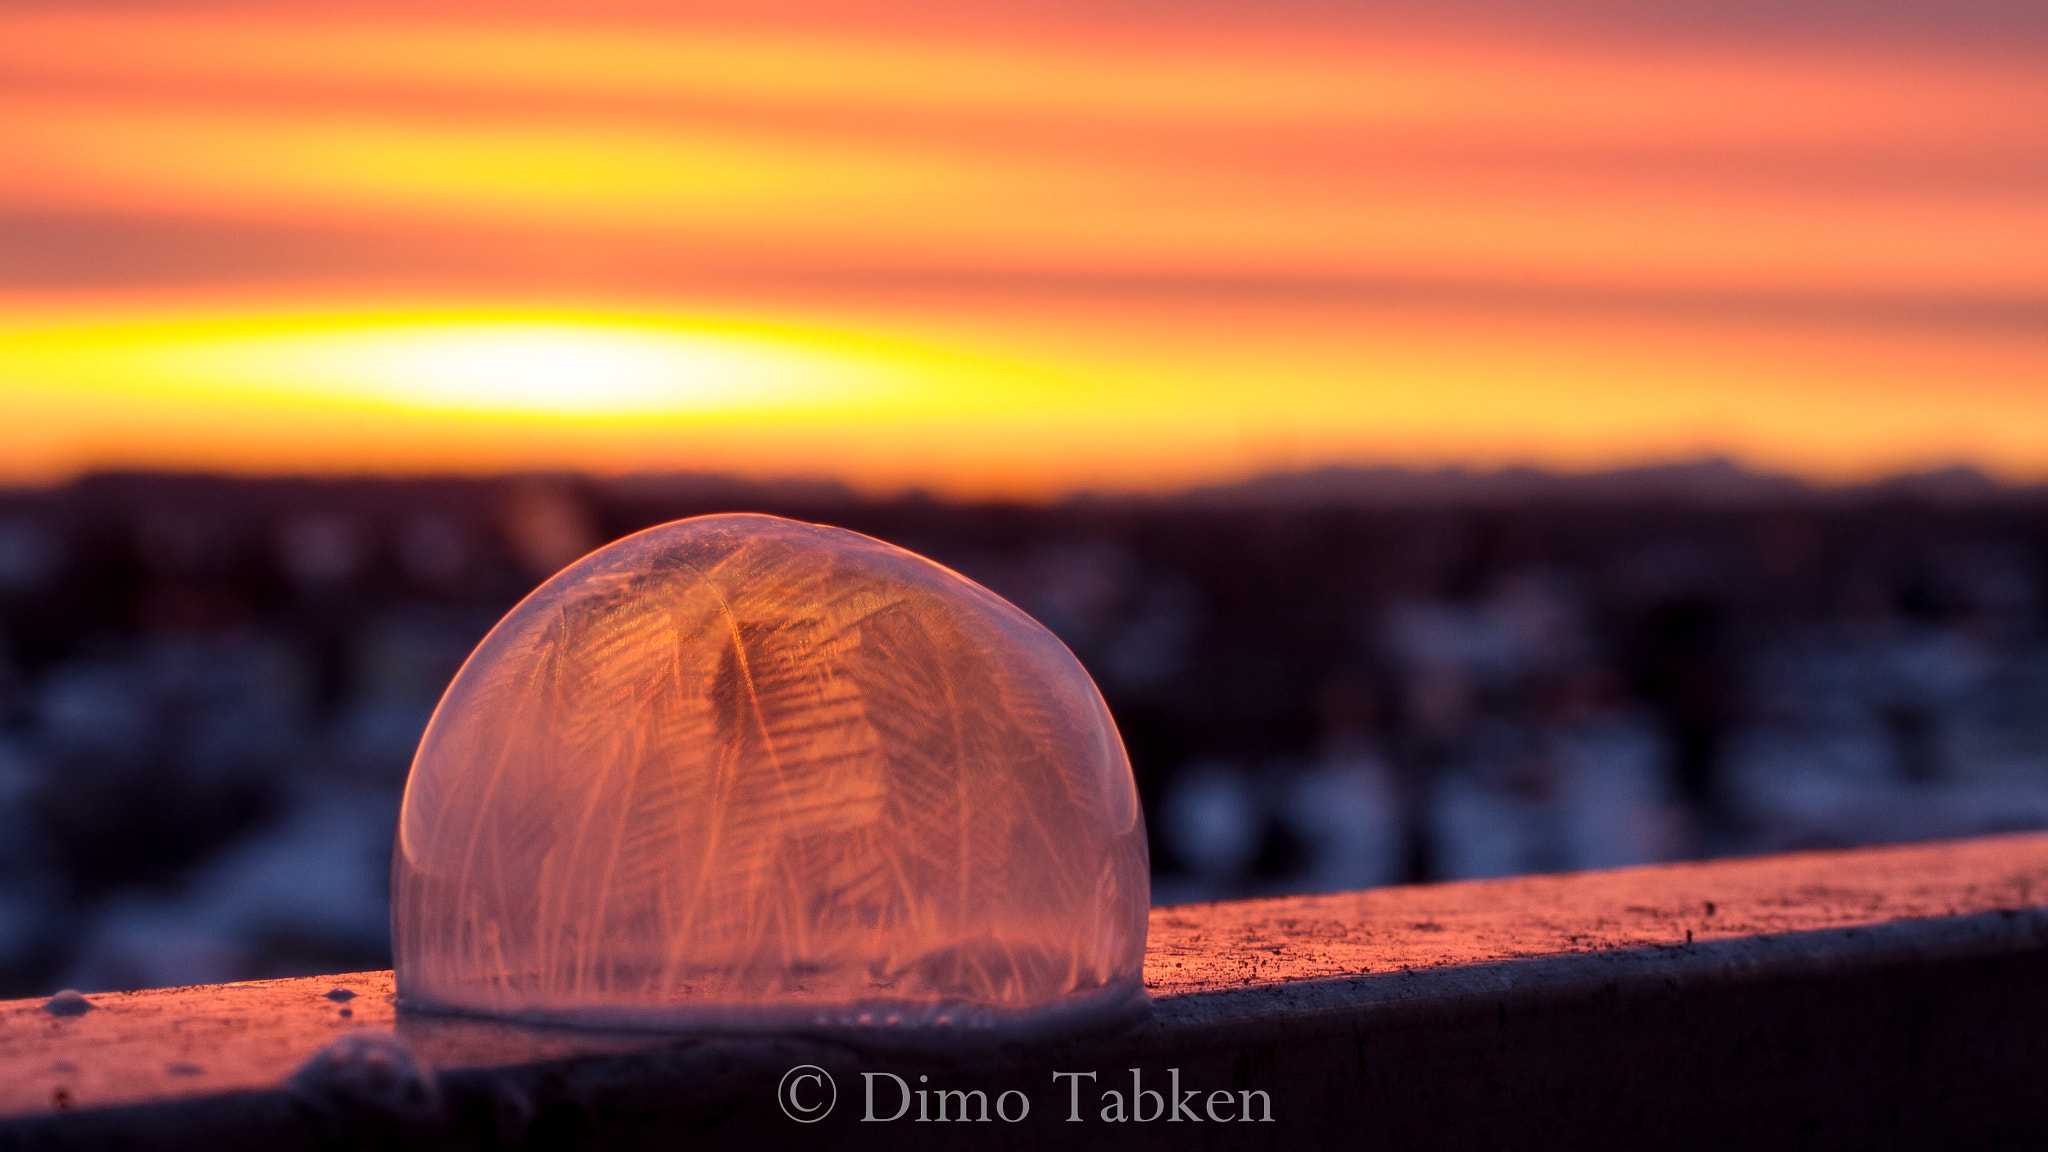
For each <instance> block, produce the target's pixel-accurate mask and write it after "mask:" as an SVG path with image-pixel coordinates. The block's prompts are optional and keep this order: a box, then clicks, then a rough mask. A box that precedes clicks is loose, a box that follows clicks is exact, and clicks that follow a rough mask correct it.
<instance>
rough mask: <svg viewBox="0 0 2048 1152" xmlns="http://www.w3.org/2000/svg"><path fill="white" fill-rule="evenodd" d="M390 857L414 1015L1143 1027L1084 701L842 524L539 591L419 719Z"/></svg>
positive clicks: (1117, 759) (682, 550) (977, 606)
mask: <svg viewBox="0 0 2048 1152" xmlns="http://www.w3.org/2000/svg"><path fill="white" fill-rule="evenodd" d="M394 856H395V859H394V863H393V868H392V890H393V891H392V897H393V909H392V923H393V935H394V946H395V950H396V956H397V969H398V988H399V996H400V999H401V1002H403V1003H405V1004H407V1005H412V1006H418V1007H426V1008H436V1009H443V1010H454V1011H465V1012H478V1013H486V1014H493V1015H503V1016H511V1017H518V1018H523V1019H529V1020H538V1021H548V1022H561V1023H576V1024H594V1025H608V1026H618V1025H623V1026H647V1027H667V1028H673V1027H706V1028H714V1029H739V1030H747V1029H779V1028H790V1027H799V1028H804V1027H820V1026H822V1027H827V1028H835V1027H850V1028H870V1027H872V1028H878V1029H879V1028H890V1027H894V1028H897V1029H899V1030H906V1031H914V1032H921V1033H938V1032H949V1033H957V1032H975V1031H992V1032H994V1033H995V1034H999V1035H1000V1034H1014V1033H1018V1032H1030V1031H1043V1030H1046V1029H1048V1028H1054V1029H1056V1028H1060V1027H1065V1026H1067V1025H1070V1024H1074V1025H1078V1024H1084V1023H1087V1022H1090V1021H1093V1020H1098V1019H1103V1018H1107V1017H1112V1016H1116V1015H1120V1014H1125V1013H1130V1012H1133V1011H1134V1010H1137V1009H1140V1008H1142V1006H1143V1004H1144V1003H1145V1000H1144V990H1143V985H1142V983H1141V978H1140V977H1141V968H1142V965H1143V962H1144V954H1145V924H1146V909H1147V906H1148V904H1149V879H1148V872H1147V855H1146V847H1145V828H1144V823H1143V819H1142V817H1141V816H1140V813H1139V808H1138V798H1137V791H1136V788H1135V787H1134V785H1133V783H1132V779H1131V770H1130V764H1129V762H1128V761H1127V760H1126V759H1125V758H1124V749H1123V744H1122V742H1121V741H1120V740H1119V739H1118V737H1117V732H1116V726H1115V724H1114V723H1113V722H1112V721H1111V720H1110V717H1109V712H1108V710H1107V709H1106V708H1105V707H1104V706H1103V703H1102V697H1101V695H1100V694H1099V693H1098V692H1097V691H1096V690H1095V685H1094V683H1093V681H1091V680H1089V678H1088V674H1087V673H1086V672H1085V671H1083V670H1082V668H1081V665H1080V662H1079V661H1077V660H1075V659H1074V656H1073V654H1072V653H1070V652H1069V651H1067V649H1066V647H1065V646H1064V645H1062V644H1061V643H1060V642H1059V640H1058V639H1057V638H1055V637H1054V636H1053V635H1052V633H1050V632H1048V631H1046V630H1045V629H1044V628H1043V627H1041V626H1040V625H1039V624H1038V623H1037V622H1035V621H1033V620H1032V619H1031V618H1030V617H1029V616H1026V615H1025V614H1024V613H1023V612H1021V611H1019V610H1018V609H1017V608H1015V607H1014V606H1012V605H1011V604H1010V603H1008V602H1007V601H1005V600H1003V599H1002V598H1001V597H999V596H996V595H995V594H994V593H992V592H990V591H988V590H987V589H985V588H983V587H981V586H980V585H978V584H976V583H974V582H973V581H971V580H968V579H966V578H965V577H963V576H960V575H959V574H957V573H955V572H953V571H951V570H949V569H946V568H943V567H940V566H939V565H937V564H935V563H933V562H931V561H929V560H926V559H924V558H923V557H921V556H918V555H916V554H914V553H911V552H906V551H904V550H903V549H900V548H896V547H893V546H891V545H888V544H884V543H882V542H880V541H878V540H873V539H870V538H868V537H866V536H861V535H858V534H856V533H853V532H848V531H844V530H841V529H837V528H827V527H823V526H819V525H812V524H799V523H795V522H792V521H789V520H782V519H778V518H776V517H772V516H753V515H723V516H702V517H698V518H696V519H691V520H681V521H677V522H675V523H672V524H664V525H662V526H660V527H658V528H651V529H648V530H647V531H645V532H641V533H639V534H637V535H634V536H630V537H627V538H626V539H623V540H620V541H618V542H616V543H614V544H611V545H609V546H607V547H605V548H602V549H599V550H598V551H596V552H594V553H592V554H590V555H589V556H586V557H584V558H583V559H582V560H580V561H578V562H576V563H575V564H573V565H571V566H570V567H568V568H567V569H565V570H564V571H562V572H561V573H560V574H558V575H556V576H555V577H554V578H553V579H551V580H549V581H548V582H547V583H545V584H543V585H541V586H540V588H538V589H537V590H535V591H534V592H533V594H532V595H530V596H528V597H527V598H526V599H525V600H523V601H522V602H520V604H519V605H518V606H517V607H516V608H514V609H513V610H512V611H511V612H510V613H509V614H508V615H507V616H506V617H505V618H504V619H503V620H502V621H500V622H499V623H498V625H497V627H495V628H493V629H492V630H491V632H490V634H489V635H488V636H486V637H485V638H484V640H483V643H481V644H480V645H478V646H477V649H476V651H475V652H474V653H472V654H471V656H470V658H469V660H468V661H467V662H466V663H465V664H464V665H463V667H462V670H461V671H460V672H459V673H458V674H457V675H456V677H455V680H454V682H453V683H452V684H451V685H450V686H449V688H448V691H447V694H446V695H445V696H443V697H442V699H441V703H440V706H439V707H438V708H437V709H436V710H435V712H434V717H433V720H432V722H431V723H429V725H428V726H427V731H426V735H425V736H424V737H423V738H422V740H421V742H420V747H419V752H418V754H417V756H416V757H415V758H414V760H413V765H412V774H411V776H410V778H409V779H408V780H407V781H406V787H405V802H404V806H403V808H402V810H401V812H400V816H399V828H398V843H397V847H396V850H395V853H394Z"/></svg>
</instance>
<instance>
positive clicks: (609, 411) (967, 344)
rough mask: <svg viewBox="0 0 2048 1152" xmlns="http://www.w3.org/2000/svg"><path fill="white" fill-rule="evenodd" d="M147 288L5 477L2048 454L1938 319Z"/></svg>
mask: <svg viewBox="0 0 2048 1152" xmlns="http://www.w3.org/2000/svg"><path fill="white" fill-rule="evenodd" d="M97 307H98V309H99V310H101V311H103V312H104V311H113V309H112V307H111V306H110V305H108V304H105V303H102V304H100V305H98V306H97ZM124 307H127V308H128V309H129V315H128V316H127V317H126V319H124V320H123V321H121V322H119V323H106V322H100V323H81V322H78V321H77V320H76V319H73V320H71V321H68V322H67V321H66V320H65V319H64V318H63V317H62V316H60V315H58V314H55V313H50V312H44V313H42V314H40V315H36V314H35V313H33V312H32V311H24V312H23V313H21V314H20V315H17V316H16V317H14V319H13V321H12V322H11V323H8V324H5V325H0V426H4V427H5V429H6V432H5V433H0V435H4V436H5V437H6V439H7V441H8V444H9V448H10V451H9V452H8V454H7V455H6V457H5V459H4V460H0V480H11V481H17V482H18V481H21V480H51V479H62V478H64V477H66V476H69V475H75V474H76V473H78V472H79V471H81V470H85V469H89V468H95V467H109V466H117V467H161V468H177V469H191V468H200V469H209V470H226V471H230V472H242V473H280V472H284V473H315V474H320V473H324V474H333V473H346V472H363V471H384V472H400V473H431V472H441V473H445V472H481V471H499V470H507V469H512V470H518V469H528V468H567V469H582V470H588V471H593V472H597V473H611V474H616V473H624V472H634V471H662V470H675V469H682V470H692V471H720V472H730V473H735V474H739V475H745V476H752V477H756V478H766V477H774V476H789V475H808V476H833V477H837V478H840V479H844V480H846V481H848V482H850V483H852V484H853V485H854V486H856V487H857V488H861V489H863V490H866V491H870V492H878V493H879V492H890V491H900V490H902V489H904V488H906V487H911V486H919V487H925V488H929V489H932V490H935V491H939V492H942V493H946V494H949V495H954V496H1003V497H1014V498H1025V499H1043V498H1048V497H1056V496H1059V495H1062V494H1065V493H1069V492H1073V491H1077V490H1083V489H1091V488H1093V489H1110V490H1142V491H1168V490H1172V489H1173V488H1176V487H1179V486H1183V485H1188V484H1199V483H1207V482H1214V481H1218V480H1227V479H1229V478H1232V477H1236V476H1244V475H1250V474H1254V473H1258V472H1261V471H1269V470H1273V469H1285V468H1301V467H1316V466H1322V465H1328V464H1343V463H1356V462H1368V461H1369V462H1379V463H1397V464H1406V465H1412V466H1425V467H1426V466H1436V465H1443V464H1450V463H1466V464H1474V465H1480V466H1497V465H1504V464H1510V463H1533V464H1537V465H1541V466H1546V467H1552V468H1561V469H1566V470H1584V469H1597V468H1603V467H1613V466H1617V465H1627V464H1637V463H1644V462H1648V461H1654V460H1660V459H1664V460H1668V459H1677V458H1687V457H1698V456H1701V455H1706V454H1709V453H1725V454H1731V455H1734V456H1736V457H1738V458H1740V459H1743V460H1746V461H1748V462H1750V463H1752V464H1755V465H1759V466H1763V467H1768V468H1777V469H1785V470H1789V471H1792V472H1795V473H1799V474H1803V475H1806V476H1809V477H1812V478H1816V479H1834V480H1853V479H1860V478H1867V477H1871V476H1874V475H1878V474H1881V473H1884V472H1887V471H1891V470H1896V469H1902V468H1915V467H1930V466H1939V465H1943V464H1948V463H1952V462H1955V461H1959V460H1967V461H1971V462H1973V463H1976V464H1977V465H1979V466H1980V467H1984V468H1986V469H1987V470H1990V471H1992V472H1994V473H1997V474H2000V475H2005V476H2008V477H2012V478H2019V479H2037V478H2041V477H2043V476H2048V440H2044V439H2043V438H2042V437H2041V436H2039V435H2038V433H2037V430H2038V429H2039V428H2042V427H2048V390H2044V389H2042V388H2040V387H2038V379H2039V368H2040V365H2041V363H2042V361H2043V348H2042V345H2041V342H2040V341H2039V340H2038V339H2036V338H2034V337H2032V336H2030V335H2026V334H2023V333H2016V334H2012V335H2009V336H2007V337H2002V338H1998V337H1983V338H1979V339H1977V340H1975V341H1974V342H1973V343H1971V344H1969V345H1967V346H1958V345H1957V344H1956V342H1955V341H1954V340H1953V339H1952V337H1951V336H1950V335H1949V334H1948V333H1946V332H1944V331H1939V330H1931V331H1914V330H1911V329H1902V330H1898V331H1882V330H1878V329H1873V328H1862V327H1847V328H1840V329H1833V330H1829V329H1819V330H1813V329H1808V328H1806V327H1802V326H1799V325H1792V326H1784V327H1773V326H1770V325H1763V326H1758V325H1754V324H1747V323H1745V324H1739V325H1729V324H1713V323H1708V324H1702V323H1700V322H1697V321H1682V320H1655V319H1642V320H1637V321H1633V322H1628V323H1617V322H1615V321H1614V320H1612V319H1611V318H1604V317H1600V316H1580V317H1571V316H1548V317H1520V318H1515V317H1508V316H1502V315H1500V314H1498V313H1493V312H1488V311H1486V310H1479V311H1471V310H1460V309H1456V308H1408V309H1396V310H1376V311H1364V312H1362V311H1359V310H1357V309H1355V308H1347V307H1344V306H1340V305H1329V306H1321V307H1308V306H1302V305H1298V304H1296V305H1284V306H1282V305H1276V306H1272V307H1267V308H1249V307H1247V306H1245V305H1242V304H1228V303H1208V304H1205V303H1201V302H1182V303H1179V304H1173V305H1163V304H1156V303H1155V304H1152V305H1145V304H1143V303H1140V302H1131V301H1123V302H1113V303H1103V302H1096V303H1094V304H1086V305H1082V306H1075V305H1073V304H1072V303H1071V302H1067V303H1060V302H1052V303H1047V302H1045V301H1039V302H1037V303H1035V304H1034V303H1030V302H1025V301H1012V302H1011V303H1010V304H1009V305H1008V306H1006V307H1002V308H990V307H988V306H986V305H976V304H972V303H962V302H958V301H954V302H951V303H948V302H946V301H941V300H926V301H924V302H922V303H919V302H915V301H912V302H907V303H906V302H899V303H898V304H896V305H892V306H889V307H868V308H865V309H862V308H851V307H847V306H845V305H844V304H843V302H842V303H841V304H840V305H838V306H836V307H835V308H822V307H821V308H816V309H812V310H811V311H810V312H809V313H808V314H804V310H802V309H795V308H785V309H784V310H783V311H784V314H785V315H786V316H788V317H789V319H788V322H786V323H781V324H766V323H759V322H754V321H744V320H736V319H732V318H729V316H721V315H720V313H719V309H718V308H716V307H706V308H704V309H702V310H701V311H699V310H695V309H678V310H677V311H676V312H674V313H672V314H671V315H670V316H668V317H667V318H665V317H664V316H663V315H662V314H660V313H659V312H658V311H655V310H652V309H647V310H641V311H637V312H636V311H631V310H627V309H620V310H617V311H614V312H596V311H589V312H576V311H570V310H546V309H527V310H501V311H496V312H489V311H466V312H463V311H442V312H435V311H432V310H416V311H409V312H408V311H400V312H362V313H330V312H319V311H316V310H306V311H300V312H296V313H294V312H292V311H291V309H290V308H289V307H286V306H284V305H282V304H273V306H272V308H271V309H269V310H265V309H262V308H261V307H259V306H257V305H254V304H249V305H245V306H244V308H243V309H242V310H240V311H236V310H233V309H219V310H215V311H213V312H211V313H206V314H198V315H194V314H187V315H183V316H177V315H166V314H163V313H162V312H161V311H160V312H159V314H157V315H155V316H154V317H152V316H151V315H150V314H149V311H148V309H147V308H144V307H142V306H141V305H140V304H138V303H135V302H131V303H130V304H128V305H125V306H124ZM725 310H726V311H727V312H728V313H730V314H736V315H740V316H746V315H750V314H753V313H755V306H754V305H752V304H750V303H749V302H746V301H729V302H727V306H726V309H725ZM87 311H88V312H91V311H93V309H87ZM693 311H694V312H696V318H694V319H678V318H675V317H676V316H688V315H690V314H691V313H692V312H693ZM1933 379H1948V380H1950V381H1952V384H1951V386H1950V387H1948V388H1946V389H1942V390H1936V389H1930V388H1928V387H1927V386H1926V383H1925V382H1926V381H1928V380H1933Z"/></svg>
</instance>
